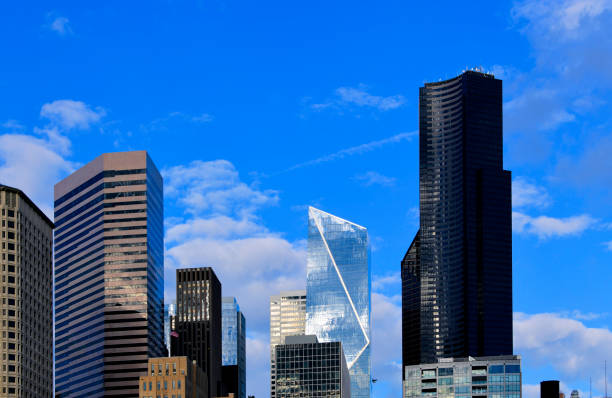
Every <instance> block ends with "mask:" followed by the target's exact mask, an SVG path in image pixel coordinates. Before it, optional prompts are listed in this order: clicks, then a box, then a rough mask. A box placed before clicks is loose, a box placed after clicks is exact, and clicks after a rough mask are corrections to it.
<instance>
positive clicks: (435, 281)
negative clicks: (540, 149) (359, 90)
mask: <svg viewBox="0 0 612 398" xmlns="http://www.w3.org/2000/svg"><path fill="white" fill-rule="evenodd" d="M419 118H420V119H419V132H420V143H419V145H420V155H419V157H420V159H419V193H420V229H419V231H418V233H417V235H416V237H415V238H414V240H413V242H412V244H411V246H410V248H409V250H408V252H407V253H406V256H405V257H404V260H403V261H402V300H403V303H402V311H403V320H402V325H403V363H404V365H411V364H418V363H432V362H435V361H436V359H437V358H440V357H456V358H457V357H467V356H495V355H511V354H512V219H511V207H512V206H511V192H510V185H511V175H510V172H509V171H506V170H504V169H503V139H502V130H503V125H502V82H501V81H500V80H498V79H495V78H494V77H493V76H492V75H488V74H484V73H479V72H474V71H468V72H465V73H463V74H462V75H460V76H458V77H456V78H454V79H450V80H447V81H442V82H436V83H427V84H425V86H424V87H422V88H421V89H420V107H419Z"/></svg>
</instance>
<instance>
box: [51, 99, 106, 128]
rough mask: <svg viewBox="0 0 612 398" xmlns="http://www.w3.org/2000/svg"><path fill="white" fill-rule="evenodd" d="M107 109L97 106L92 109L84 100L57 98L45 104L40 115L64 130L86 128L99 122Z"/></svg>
mask: <svg viewBox="0 0 612 398" xmlns="http://www.w3.org/2000/svg"><path fill="white" fill-rule="evenodd" d="M104 115H106V111H105V110H104V109H103V108H101V107H97V108H95V109H92V108H91V107H90V106H89V105H87V104H86V103H84V102H82V101H74V100H56V101H53V102H50V103H48V104H44V105H43V107H42V109H41V110H40V116H41V117H43V118H46V119H49V120H50V121H51V122H52V123H53V124H54V125H55V126H57V127H59V128H62V129H64V130H71V129H74V128H79V129H83V130H86V129H88V128H89V127H90V126H91V125H92V124H95V123H98V122H99V121H100V119H102V117H104Z"/></svg>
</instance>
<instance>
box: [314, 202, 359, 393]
mask: <svg viewBox="0 0 612 398" xmlns="http://www.w3.org/2000/svg"><path fill="white" fill-rule="evenodd" d="M369 254H370V253H369V243H368V232H367V230H366V229H365V228H364V227H362V226H359V225H357V224H354V223H352V222H350V221H346V220H343V219H341V218H339V217H336V216H334V215H331V214H329V213H326V212H324V211H321V210H318V209H315V208H313V207H310V208H309V209H308V253H307V274H306V334H313V335H316V336H317V337H318V339H319V341H321V342H332V341H339V342H341V343H342V348H343V349H344V355H346V360H347V362H348V369H349V373H350V376H351V395H352V397H353V398H368V397H369V396H370V369H371V365H370V312H371V310H370V308H371V300H370V288H371V278H370V255H369Z"/></svg>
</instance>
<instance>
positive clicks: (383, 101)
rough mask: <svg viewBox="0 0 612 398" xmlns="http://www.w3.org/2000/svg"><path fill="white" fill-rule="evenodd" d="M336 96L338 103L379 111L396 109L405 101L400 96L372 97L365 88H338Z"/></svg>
mask: <svg viewBox="0 0 612 398" xmlns="http://www.w3.org/2000/svg"><path fill="white" fill-rule="evenodd" d="M336 94H337V95H338V96H339V97H340V101H342V102H345V103H348V104H355V105H357V106H367V107H372V108H376V109H378V110H381V111H388V110H390V109H396V108H399V107H400V106H402V105H404V103H405V102H406V99H405V98H404V97H403V96H402V95H392V96H389V97H381V96H378V95H372V94H370V93H368V92H367V91H366V90H365V87H363V86H360V87H359V88H354V87H340V88H338V89H337V90H336Z"/></svg>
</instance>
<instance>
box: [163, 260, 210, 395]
mask: <svg viewBox="0 0 612 398" xmlns="http://www.w3.org/2000/svg"><path fill="white" fill-rule="evenodd" d="M173 332H174V333H173V334H174V336H175V337H174V338H173V339H172V341H171V348H170V351H171V352H172V356H186V357H189V359H191V360H195V361H196V363H197V365H198V366H199V367H200V368H201V369H202V370H203V371H204V372H205V373H206V377H207V378H208V396H209V397H218V396H220V393H221V391H222V389H221V347H222V346H221V283H220V282H219V279H217V276H216V275H215V273H214V272H213V270H212V268H209V267H203V268H185V269H177V270H176V316H175V318H174V322H173Z"/></svg>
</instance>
